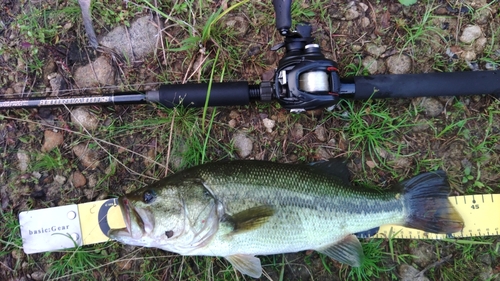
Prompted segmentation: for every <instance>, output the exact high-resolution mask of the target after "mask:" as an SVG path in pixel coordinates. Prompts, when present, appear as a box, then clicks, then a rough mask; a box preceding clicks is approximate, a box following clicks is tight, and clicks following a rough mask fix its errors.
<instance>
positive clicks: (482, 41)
mask: <svg viewBox="0 0 500 281" xmlns="http://www.w3.org/2000/svg"><path fill="white" fill-rule="evenodd" d="M486 43H488V39H486V37H480V38H478V39H477V40H476V42H475V43H474V49H475V51H476V52H477V53H482V52H483V51H484V48H485V47H486Z"/></svg>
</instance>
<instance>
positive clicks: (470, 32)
mask: <svg viewBox="0 0 500 281" xmlns="http://www.w3.org/2000/svg"><path fill="white" fill-rule="evenodd" d="M481 33H482V32H481V27H479V26H477V25H469V26H467V27H466V28H464V31H463V32H462V35H460V38H459V39H460V42H463V43H467V44H468V43H472V42H473V41H474V40H476V39H477V38H479V37H480V36H481Z"/></svg>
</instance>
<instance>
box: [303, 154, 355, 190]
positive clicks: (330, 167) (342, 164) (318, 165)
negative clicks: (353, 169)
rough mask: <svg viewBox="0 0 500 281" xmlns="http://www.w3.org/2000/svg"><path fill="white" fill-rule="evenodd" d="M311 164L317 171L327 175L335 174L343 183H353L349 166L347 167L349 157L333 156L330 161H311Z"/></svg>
mask: <svg viewBox="0 0 500 281" xmlns="http://www.w3.org/2000/svg"><path fill="white" fill-rule="evenodd" d="M309 166H311V168H312V169H313V170H314V171H315V172H317V173H321V174H324V175H327V176H333V177H335V178H338V179H340V180H341V181H342V182H343V183H345V184H347V185H351V182H350V179H349V177H350V175H351V173H350V172H349V168H347V159H345V158H332V159H330V160H328V161H319V162H313V163H309Z"/></svg>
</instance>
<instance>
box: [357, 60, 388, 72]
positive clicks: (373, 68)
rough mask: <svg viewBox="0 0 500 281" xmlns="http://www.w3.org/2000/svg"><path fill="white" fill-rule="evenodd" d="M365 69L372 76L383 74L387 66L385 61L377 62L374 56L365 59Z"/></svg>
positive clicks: (363, 62)
mask: <svg viewBox="0 0 500 281" xmlns="http://www.w3.org/2000/svg"><path fill="white" fill-rule="evenodd" d="M361 63H362V64H363V67H364V68H365V69H366V70H367V71H368V73H370V74H382V73H385V71H386V66H385V63H384V61H383V60H377V59H375V58H374V57H372V56H366V57H364V58H363V61H362V62H361Z"/></svg>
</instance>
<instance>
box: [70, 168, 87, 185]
mask: <svg viewBox="0 0 500 281" xmlns="http://www.w3.org/2000/svg"><path fill="white" fill-rule="evenodd" d="M71 183H72V184H73V186H74V187H77V188H79V187H82V186H84V185H85V184H87V179H86V178H85V176H84V175H83V174H82V173H81V172H80V171H74V172H73V174H72V175H71Z"/></svg>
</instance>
